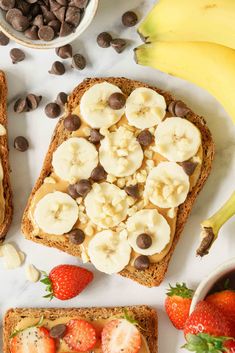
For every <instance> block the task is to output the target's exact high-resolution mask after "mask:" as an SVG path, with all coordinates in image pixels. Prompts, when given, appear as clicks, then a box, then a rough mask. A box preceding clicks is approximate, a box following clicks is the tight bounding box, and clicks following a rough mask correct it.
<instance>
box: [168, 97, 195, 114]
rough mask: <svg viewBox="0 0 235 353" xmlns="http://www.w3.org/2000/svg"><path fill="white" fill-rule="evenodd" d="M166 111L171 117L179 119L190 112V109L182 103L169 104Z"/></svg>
mask: <svg viewBox="0 0 235 353" xmlns="http://www.w3.org/2000/svg"><path fill="white" fill-rule="evenodd" d="M167 110H168V111H169V113H170V114H171V115H172V116H178V117H181V118H183V117H185V116H186V115H187V114H188V113H189V112H190V109H189V108H188V107H187V106H186V104H185V103H184V102H182V101H172V102H170V104H169V105H168V108H167Z"/></svg>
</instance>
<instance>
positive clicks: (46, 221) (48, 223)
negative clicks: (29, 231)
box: [34, 191, 78, 235]
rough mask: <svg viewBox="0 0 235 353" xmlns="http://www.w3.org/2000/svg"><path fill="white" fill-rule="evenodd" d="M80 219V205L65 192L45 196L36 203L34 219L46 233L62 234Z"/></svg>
mask: <svg viewBox="0 0 235 353" xmlns="http://www.w3.org/2000/svg"><path fill="white" fill-rule="evenodd" d="M77 219H78V205H77V203H76V201H74V199H72V197H70V196H69V195H68V194H65V193H64V192H60V191H55V192H52V193H49V194H47V195H46V196H44V197H43V198H42V199H41V200H40V201H39V202H38V203H37V205H36V208H35V211H34V220H35V222H36V223H37V225H38V227H39V228H40V229H42V230H43V231H44V232H45V233H48V234H56V235H61V234H64V233H67V232H69V231H70V230H71V229H72V227H73V226H74V224H75V223H76V221H77Z"/></svg>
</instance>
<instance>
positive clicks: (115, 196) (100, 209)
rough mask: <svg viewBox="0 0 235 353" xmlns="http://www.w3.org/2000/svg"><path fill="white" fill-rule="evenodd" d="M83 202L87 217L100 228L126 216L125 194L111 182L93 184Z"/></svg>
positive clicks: (111, 225) (113, 224)
mask: <svg viewBox="0 0 235 353" xmlns="http://www.w3.org/2000/svg"><path fill="white" fill-rule="evenodd" d="M84 203H85V207H86V213H87V215H88V217H89V218H90V219H91V221H92V222H93V223H95V224H96V225H97V226H99V227H101V228H112V227H114V226H116V225H118V224H119V223H120V222H122V221H123V220H124V219H125V218H126V216H127V210H128V203H127V195H126V193H125V191H124V190H121V189H119V187H117V186H116V185H113V184H109V183H100V184H93V187H92V190H91V191H90V192H89V193H88V194H87V196H86V198H85V201H84Z"/></svg>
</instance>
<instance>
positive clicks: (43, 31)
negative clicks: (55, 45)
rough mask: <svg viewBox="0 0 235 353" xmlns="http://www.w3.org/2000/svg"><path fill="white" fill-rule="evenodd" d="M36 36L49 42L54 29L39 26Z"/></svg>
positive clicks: (53, 34)
mask: <svg viewBox="0 0 235 353" xmlns="http://www.w3.org/2000/svg"><path fill="white" fill-rule="evenodd" d="M38 36H39V38H40V39H41V40H44V41H45V42H49V41H51V40H52V39H54V37H55V32H54V29H53V28H52V27H50V26H41V27H40V28H39V31H38Z"/></svg>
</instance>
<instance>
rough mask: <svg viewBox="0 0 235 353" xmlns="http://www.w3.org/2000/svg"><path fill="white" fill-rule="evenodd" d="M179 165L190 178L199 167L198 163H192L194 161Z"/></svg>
mask: <svg viewBox="0 0 235 353" xmlns="http://www.w3.org/2000/svg"><path fill="white" fill-rule="evenodd" d="M179 164H180V165H181V167H182V168H183V169H184V171H185V173H186V174H187V175H189V176H190V175H192V174H193V172H194V171H195V169H196V167H197V165H198V163H197V162H192V161H184V162H181V163H179Z"/></svg>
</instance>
